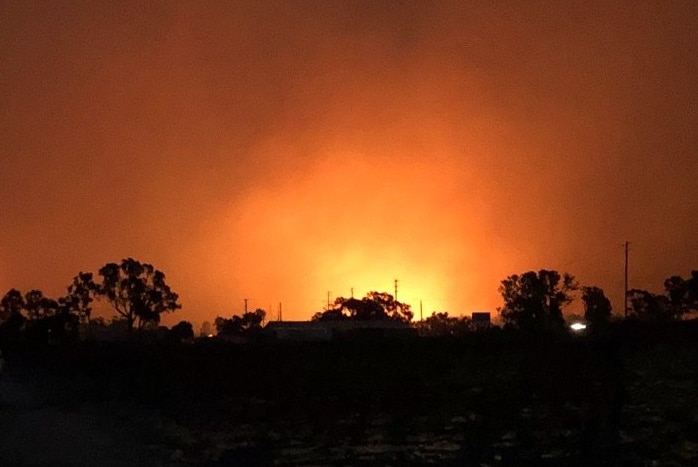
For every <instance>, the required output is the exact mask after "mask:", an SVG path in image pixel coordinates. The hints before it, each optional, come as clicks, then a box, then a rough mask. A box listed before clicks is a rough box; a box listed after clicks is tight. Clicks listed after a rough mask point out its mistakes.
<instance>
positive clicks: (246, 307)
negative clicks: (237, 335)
mask: <svg viewBox="0 0 698 467" xmlns="http://www.w3.org/2000/svg"><path fill="white" fill-rule="evenodd" d="M245 313H247V299H245Z"/></svg>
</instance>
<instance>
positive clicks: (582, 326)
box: [570, 323, 587, 332]
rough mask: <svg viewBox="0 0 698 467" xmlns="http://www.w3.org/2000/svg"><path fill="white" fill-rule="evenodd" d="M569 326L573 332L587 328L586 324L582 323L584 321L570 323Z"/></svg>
mask: <svg viewBox="0 0 698 467" xmlns="http://www.w3.org/2000/svg"><path fill="white" fill-rule="evenodd" d="M570 328H571V329H572V330H573V331H574V332H581V331H584V330H585V329H586V328H587V325H586V324H584V323H572V324H571V325H570Z"/></svg>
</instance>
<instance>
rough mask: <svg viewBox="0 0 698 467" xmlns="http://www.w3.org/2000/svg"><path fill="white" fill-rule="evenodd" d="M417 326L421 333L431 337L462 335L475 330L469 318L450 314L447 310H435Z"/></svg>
mask: <svg viewBox="0 0 698 467" xmlns="http://www.w3.org/2000/svg"><path fill="white" fill-rule="evenodd" d="M416 327H417V330H418V331H419V333H420V334H421V335H423V336H429V337H444V336H462V335H464V334H467V333H469V332H472V331H473V330H474V329H473V326H472V321H471V320H470V319H469V318H467V317H465V316H462V317H459V318H456V317H455V316H448V313H447V312H441V313H437V312H433V313H432V314H431V316H429V317H428V318H426V319H425V320H423V321H419V322H418V323H416Z"/></svg>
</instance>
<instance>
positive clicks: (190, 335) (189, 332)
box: [170, 321, 194, 342]
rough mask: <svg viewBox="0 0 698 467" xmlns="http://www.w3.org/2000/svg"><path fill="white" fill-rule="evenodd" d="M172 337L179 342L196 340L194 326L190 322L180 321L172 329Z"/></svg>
mask: <svg viewBox="0 0 698 467" xmlns="http://www.w3.org/2000/svg"><path fill="white" fill-rule="evenodd" d="M170 337H171V338H172V339H173V340H175V341H178V342H183V341H190V340H192V339H194V326H192V324H191V323H190V322H189V321H180V322H179V323H177V324H175V325H174V326H172V328H171V329H170Z"/></svg>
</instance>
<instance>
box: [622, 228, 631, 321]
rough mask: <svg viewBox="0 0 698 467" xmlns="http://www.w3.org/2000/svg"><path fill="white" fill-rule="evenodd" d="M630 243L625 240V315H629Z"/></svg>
mask: <svg viewBox="0 0 698 467" xmlns="http://www.w3.org/2000/svg"><path fill="white" fill-rule="evenodd" d="M628 245H630V243H629V242H625V287H624V290H623V292H624V293H623V311H624V312H625V315H624V316H625V317H626V318H627V317H628Z"/></svg>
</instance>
